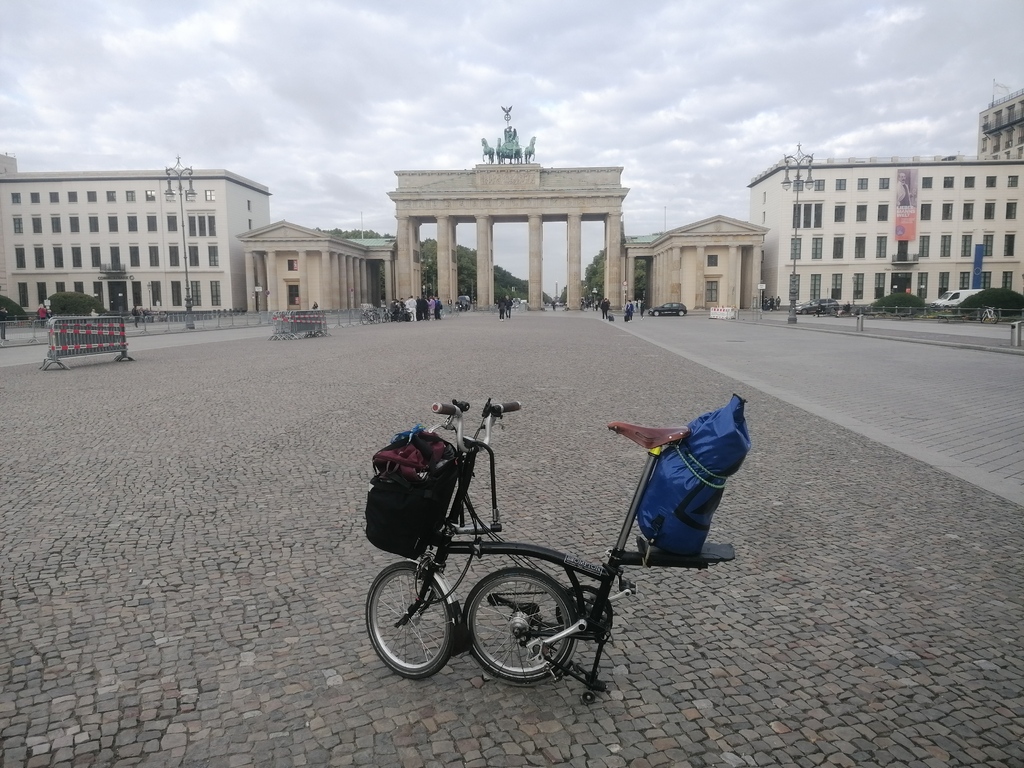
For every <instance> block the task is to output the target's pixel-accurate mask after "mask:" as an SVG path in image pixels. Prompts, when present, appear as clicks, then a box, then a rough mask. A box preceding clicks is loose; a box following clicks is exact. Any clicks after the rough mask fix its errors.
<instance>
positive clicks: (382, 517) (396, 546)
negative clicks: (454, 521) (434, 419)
mask: <svg viewBox="0 0 1024 768" xmlns="http://www.w3.org/2000/svg"><path fill="white" fill-rule="evenodd" d="M457 458H458V453H457V452H456V450H455V447H454V446H453V445H452V444H451V443H449V442H447V441H446V440H444V439H443V438H441V437H440V436H439V435H436V434H434V433H433V432H425V431H423V430H421V429H420V430H413V431H411V432H405V433H402V434H401V435H399V436H397V437H396V439H395V440H394V441H393V442H392V443H391V445H389V446H387V447H386V448H382V449H381V450H379V451H377V453H375V454H374V455H373V471H374V477H373V479H371V480H370V490H369V493H368V494H367V496H366V538H367V539H369V541H370V543H371V544H373V546H375V547H377V548H378V549H382V550H384V551H385V552H391V553H393V554H396V555H400V556H402V557H408V558H416V557H419V556H420V555H422V554H423V553H424V552H425V551H426V550H427V547H428V546H430V543H431V541H432V539H433V536H434V534H435V533H436V532H437V531H438V529H439V528H440V526H441V524H442V522H444V519H445V515H446V514H447V512H448V505H449V504H450V503H451V500H452V495H453V493H454V492H455V485H456V483H457V481H458V474H459V473H458V461H457Z"/></svg>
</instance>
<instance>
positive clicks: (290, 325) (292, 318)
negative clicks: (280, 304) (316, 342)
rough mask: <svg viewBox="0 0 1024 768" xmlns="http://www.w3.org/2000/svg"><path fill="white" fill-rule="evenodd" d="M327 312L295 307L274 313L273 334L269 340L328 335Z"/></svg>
mask: <svg viewBox="0 0 1024 768" xmlns="http://www.w3.org/2000/svg"><path fill="white" fill-rule="evenodd" d="M330 335H331V334H330V333H328V332H327V313H326V312H324V311H323V310H320V309H296V310H291V311H288V312H275V313H274V334H273V335H272V336H271V337H270V341H282V340H286V339H310V338H313V337H314V336H330Z"/></svg>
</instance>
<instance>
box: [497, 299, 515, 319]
mask: <svg viewBox="0 0 1024 768" xmlns="http://www.w3.org/2000/svg"><path fill="white" fill-rule="evenodd" d="M514 304H515V302H514V301H512V298H511V297H510V296H505V297H504V298H500V299H498V319H499V320H501V321H503V322H504V321H505V320H506V319H508V320H511V319H512V307H513V306H514Z"/></svg>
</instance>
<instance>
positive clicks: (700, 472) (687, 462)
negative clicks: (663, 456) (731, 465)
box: [675, 443, 726, 490]
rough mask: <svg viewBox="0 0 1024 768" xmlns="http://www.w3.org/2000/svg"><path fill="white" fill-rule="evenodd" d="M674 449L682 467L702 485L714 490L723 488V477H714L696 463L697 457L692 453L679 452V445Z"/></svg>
mask: <svg viewBox="0 0 1024 768" xmlns="http://www.w3.org/2000/svg"><path fill="white" fill-rule="evenodd" d="M675 449H676V453H677V454H678V455H679V460H680V461H682V462H683V465H684V466H685V467H686V468H687V469H688V470H690V472H692V473H693V476H694V477H696V478H697V479H698V480H700V481H701V482H702V483H703V484H704V485H706V486H708V488H715V489H716V490H717V489H720V488H725V478H726V476H725V475H716V474H715V473H714V472H712V471H711V470H710V469H708V468H707V467H705V466H704V465H703V464H701V463H700V462H699V461H697V457H696V456H694V455H693V454H692V453H690V452H689V451H686V452H685V453H684V452H683V451H681V450H679V443H676V444H675ZM705 475H707V478H705ZM708 478H710V479H708Z"/></svg>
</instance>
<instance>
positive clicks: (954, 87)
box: [0, 0, 1024, 292]
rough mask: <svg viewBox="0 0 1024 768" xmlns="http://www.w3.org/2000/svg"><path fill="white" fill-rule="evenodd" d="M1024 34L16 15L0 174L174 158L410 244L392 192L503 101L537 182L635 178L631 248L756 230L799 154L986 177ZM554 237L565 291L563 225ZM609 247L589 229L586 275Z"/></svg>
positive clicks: (458, 161) (176, 8)
mask: <svg viewBox="0 0 1024 768" xmlns="http://www.w3.org/2000/svg"><path fill="white" fill-rule="evenodd" d="M1022 29H1024V0H971V1H970V2H968V1H967V0H916V1H912V0H880V1H877V2H872V1H871V0H818V1H817V2H813V1H812V2H807V1H806V0H801V1H799V2H798V1H796V0H754V1H752V2H742V1H735V2H714V1H713V0H634V2H626V0H611V1H609V0H586V1H582V0H561V1H560V2H551V1H550V0H545V1H544V2H538V1H537V0H519V1H518V2H463V1H462V0H447V1H445V2H442V1H440V0H421V1H420V2H409V1H408V0H372V1H370V0H367V1H365V2H357V1H356V0H291V1H290V2H288V3H282V2H271V1H270V0H176V2H167V1H165V0H0V152H5V153H7V154H11V155H15V156H16V157H17V158H18V167H19V170H21V171H99V170H110V169H153V168H159V169H162V168H163V167H165V166H168V165H173V164H174V161H175V158H176V156H177V155H179V154H180V155H181V157H182V162H183V163H184V164H186V165H191V166H193V167H196V168H226V169H228V170H230V171H233V172H235V173H238V174H241V175H243V176H246V177H248V178H250V179H253V180H255V181H258V182H260V183H262V184H266V185H267V186H268V187H269V188H270V190H271V192H272V193H273V198H272V202H271V218H272V219H273V220H279V219H287V220H289V221H293V222H295V223H298V224H302V225H304V226H308V227H321V228H324V229H329V228H332V227H341V228H344V229H358V228H360V227H362V228H365V229H373V230H377V231H378V232H384V233H394V230H395V219H394V208H393V207H392V205H391V202H390V200H389V199H388V197H387V193H388V192H389V191H391V190H393V189H395V187H396V179H395V175H394V171H396V170H419V169H462V168H471V167H472V166H473V165H475V164H476V163H478V162H480V159H481V158H480V139H481V137H486V138H487V139H488V141H490V142H492V143H493V140H494V139H495V138H496V137H497V136H498V135H499V134H500V132H501V130H502V129H503V128H504V125H505V123H504V117H503V113H502V111H501V107H502V106H508V105H512V106H513V112H512V117H513V121H512V125H513V126H515V127H516V128H517V129H518V131H519V134H520V136H536V137H537V156H536V162H538V163H540V164H542V165H544V166H553V167H581V166H622V167H623V169H624V170H623V174H622V180H623V185H624V186H626V187H629V188H630V192H629V195H628V196H627V197H626V200H625V206H624V218H625V231H626V233H627V234H629V235H637V234H647V233H650V232H656V231H662V230H663V229H665V228H666V226H667V227H668V228H672V227H675V226H679V225H682V224H687V223H690V222H693V221H698V220H700V219H703V218H706V217H708V216H712V215H715V214H725V215H728V216H733V217H736V218H740V219H746V218H747V215H748V190H747V189H746V185H747V184H748V183H749V182H750V180H751V177H753V176H754V175H756V174H757V173H759V172H760V171H762V170H764V169H766V168H768V167H769V166H771V165H772V164H773V163H775V162H776V161H777V160H778V159H780V158H781V157H782V156H783V155H784V154H786V153H792V152H793V151H795V149H796V145H797V143H801V144H802V145H803V149H804V151H807V152H810V153H812V154H814V156H815V158H816V160H824V159H825V158H828V157H836V158H848V157H870V156H880V157H889V156H893V155H900V156H911V155H934V154H941V155H946V154H953V153H963V154H967V155H974V154H975V153H976V151H977V144H976V134H977V118H978V113H979V112H980V111H981V110H982V109H983V108H984V107H986V106H987V105H988V103H989V102H990V101H991V100H992V98H993V95H994V94H995V95H996V96H997V97H998V96H1001V95H1005V93H1006V92H1005V91H997V90H994V86H993V83H994V82H996V83H999V84H1001V85H1005V86H1007V87H1008V88H1009V90H1010V91H1011V92H1012V91H1017V90H1019V89H1021V88H1024V58H1022V56H1021V51H1020V32H1021V30H1022ZM423 236H424V237H432V236H433V228H432V227H424V228H423ZM544 237H545V251H544V252H545V262H544V290H546V291H548V292H551V291H552V290H553V289H554V283H555V282H558V283H559V285H560V286H562V285H564V280H565V263H564V261H565V258H564V254H565V227H564V225H546V226H545V232H544ZM458 239H459V242H460V243H462V244H465V245H469V246H470V247H475V242H476V241H475V234H474V231H473V228H472V227H471V226H460V227H459V229H458ZM600 248H601V233H600V228H599V226H598V225H587V226H586V228H585V231H584V263H585V264H586V263H589V261H590V260H591V258H592V257H593V255H594V254H595V253H596V252H597V250H598V249H600ZM525 252H526V225H525V224H523V225H502V226H500V227H498V228H497V230H496V233H495V261H496V263H497V264H499V265H501V266H503V267H505V268H506V269H509V270H511V271H512V272H513V273H514V274H516V275H518V276H520V277H526V276H527V275H526V272H527V269H526V256H525Z"/></svg>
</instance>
